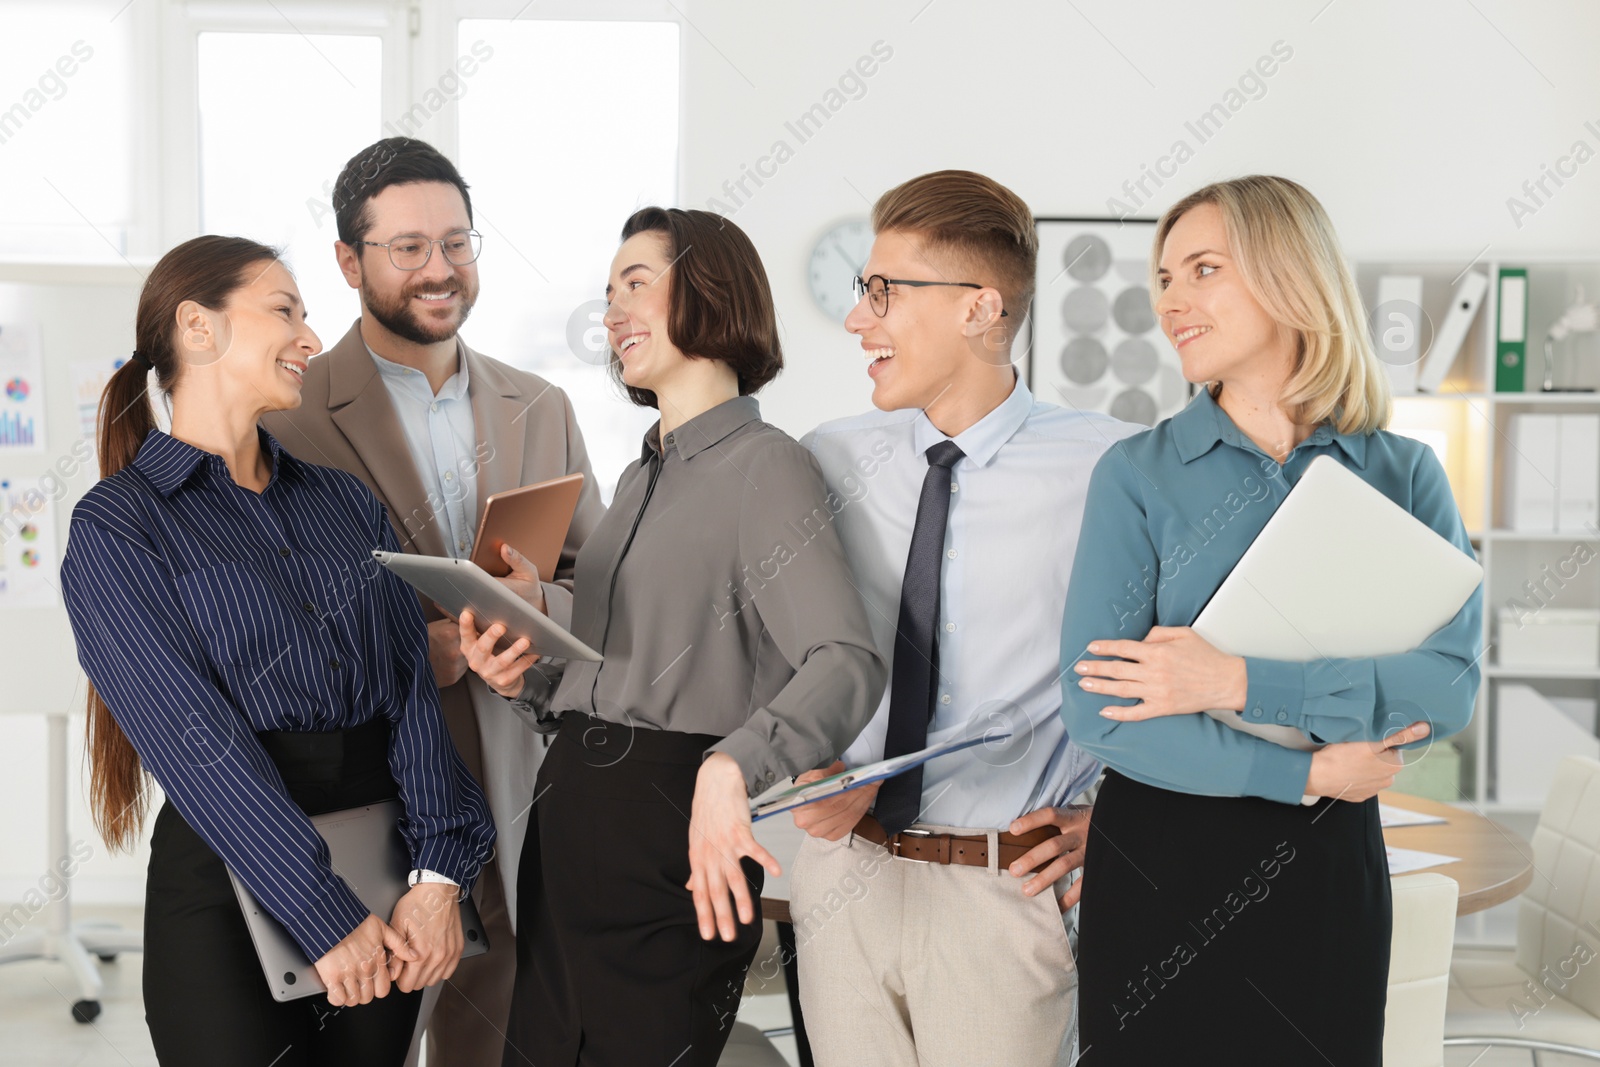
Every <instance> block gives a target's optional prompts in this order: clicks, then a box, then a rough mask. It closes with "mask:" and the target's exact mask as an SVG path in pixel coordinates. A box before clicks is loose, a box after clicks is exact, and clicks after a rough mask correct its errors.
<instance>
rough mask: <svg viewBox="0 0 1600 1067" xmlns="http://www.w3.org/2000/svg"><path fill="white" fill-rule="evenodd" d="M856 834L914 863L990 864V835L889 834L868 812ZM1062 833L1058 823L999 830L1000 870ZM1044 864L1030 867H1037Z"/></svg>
mask: <svg viewBox="0 0 1600 1067" xmlns="http://www.w3.org/2000/svg"><path fill="white" fill-rule="evenodd" d="M853 833H854V834H855V836H857V837H860V838H864V839H866V840H868V841H871V842H872V843H873V844H875V845H882V846H883V847H884V848H886V849H888V850H889V852H890V854H892V855H894V856H897V857H899V858H900V859H903V860H913V861H915V862H917V863H958V864H961V865H962V866H964V867H988V866H989V837H988V835H987V834H977V835H974V836H971V837H963V836H958V835H956V834H936V833H934V832H933V831H931V830H902V831H900V832H899V833H898V834H895V835H894V836H893V837H892V838H891V837H890V836H889V835H888V834H886V833H884V832H883V827H882V826H880V825H879V824H878V820H877V819H875V818H873V817H872V816H871V815H863V816H862V817H861V821H860V822H858V823H856V828H855V830H854V831H853ZM1059 833H1061V829H1060V827H1056V826H1041V827H1039V828H1038V829H1037V830H1029V831H1028V832H1027V833H1025V834H1013V833H1007V832H1002V833H1001V834H1000V835H999V836H1000V863H999V867H1000V869H1001V870H1002V871H1003V870H1005V869H1006V868H1007V867H1009V866H1011V864H1013V863H1015V862H1017V860H1019V859H1021V858H1022V857H1023V856H1024V855H1025V854H1026V853H1027V852H1029V851H1030V850H1031V849H1033V848H1034V847H1035V846H1036V845H1039V844H1042V843H1043V842H1045V841H1048V840H1050V839H1051V838H1052V837H1055V836H1056V835H1057V834H1059ZM1042 866H1044V864H1039V866H1038V867H1035V868H1033V869H1034V870H1038V869H1039V867H1042Z"/></svg>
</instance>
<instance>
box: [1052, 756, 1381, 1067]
mask: <svg viewBox="0 0 1600 1067" xmlns="http://www.w3.org/2000/svg"><path fill="white" fill-rule="evenodd" d="M1081 927H1082V932H1081V935H1080V939H1079V953H1078V975H1079V987H1078V990H1079V992H1078V996H1079V1020H1080V1023H1079V1026H1080V1030H1079V1049H1080V1053H1081V1054H1082V1055H1084V1056H1086V1057H1088V1058H1089V1061H1090V1062H1094V1063H1103V1064H1113V1065H1116V1067H1144V1065H1151V1067H1156V1065H1160V1067H1166V1065H1168V1064H1173V1063H1316V1064H1331V1065H1333V1067H1368V1065H1371V1067H1377V1065H1379V1064H1381V1063H1382V1060H1383V1012H1384V1004H1385V1000H1386V997H1387V985H1388V976H1389V933H1390V900H1389V864H1388V857H1387V854H1386V853H1385V851H1384V846H1383V832H1382V829H1381V828H1380V827H1379V825H1378V802H1377V800H1376V799H1372V800H1367V801H1364V802H1362V803H1355V804H1352V803H1348V802H1345V801H1335V800H1326V799H1324V800H1322V801H1319V802H1318V803H1317V804H1316V805H1314V806H1309V807H1308V806H1302V805H1298V804H1279V803H1275V802H1273V801H1270V800H1262V799H1259V798H1254V797H1202V796H1193V795H1190V794H1187V793H1175V792H1171V791H1169V790H1166V789H1158V788H1155V787H1154V786H1148V785H1144V784H1142V783H1140V782H1136V781H1134V780H1133V779H1131V778H1127V777H1125V776H1123V775H1121V774H1118V773H1116V772H1115V771H1109V772H1107V774H1106V780H1105V784H1104V785H1103V786H1102V788H1101V791H1100V795H1099V797H1098V798H1097V799H1096V801H1095V806H1094V818H1093V819H1092V820H1091V821H1090V824H1089V841H1088V851H1087V854H1086V856H1085V860H1084V887H1083V902H1082V912H1081ZM1091 1049H1092V1050H1093V1051H1092V1052H1091V1051H1090V1050H1091Z"/></svg>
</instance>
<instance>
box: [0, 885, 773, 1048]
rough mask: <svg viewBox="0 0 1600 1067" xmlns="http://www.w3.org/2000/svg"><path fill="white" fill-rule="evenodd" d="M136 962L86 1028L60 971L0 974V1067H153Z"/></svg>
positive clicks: (98, 914) (94, 916) (751, 1013)
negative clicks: (74, 1010)
mask: <svg viewBox="0 0 1600 1067" xmlns="http://www.w3.org/2000/svg"><path fill="white" fill-rule="evenodd" d="M74 910H75V915H74V918H76V919H79V920H104V921H109V922H115V923H119V924H121V925H122V926H125V927H130V928H134V929H137V928H138V927H139V926H140V925H141V918H140V910H139V909H138V908H104V907H101V908H95V907H86V906H81V905H80V906H78V907H77V908H75V909H74ZM36 921H37V920H36ZM143 962H144V957H143V955H142V954H141V953H138V952H130V953H126V954H124V955H122V956H120V957H118V959H117V961H116V962H115V963H110V964H102V965H101V967H100V975H101V978H102V980H103V981H104V982H105V994H104V996H103V997H102V998H101V1006H102V1011H101V1014H100V1017H99V1018H98V1019H96V1020H95V1021H94V1022H92V1023H89V1024H87V1025H85V1024H82V1023H77V1022H74V1021H73V1019H72V1014H71V1012H72V1003H73V1001H75V1000H77V999H78V997H79V993H78V992H77V990H76V989H75V988H74V987H73V985H72V983H71V980H70V978H69V976H68V974H67V970H66V968H65V967H63V966H61V964H59V963H51V962H44V961H38V960H35V961H29V962H25V963H11V964H7V965H5V966H3V967H0V1064H3V1065H6V1067H11V1065H13V1064H15V1065H17V1067H24V1065H25V1067H157V1064H156V1057H155V1052H154V1050H153V1049H152V1048H151V1047H150V1033H149V1031H148V1030H147V1029H145V1024H144V998H143V996H142V995H141V993H140V974H141V968H142V965H143ZM739 1021H740V1022H747V1023H750V1024H752V1025H754V1026H756V1027H758V1028H760V1029H763V1030H770V1029H778V1028H782V1027H787V1026H788V1025H789V1004H788V1001H787V999H786V998H785V997H784V996H783V994H782V993H781V992H779V993H777V994H776V995H766V996H758V997H747V998H745V1001H744V1004H743V1005H742V1007H741V1010H740V1012H739ZM772 1044H773V1045H774V1046H775V1047H776V1048H777V1049H778V1051H779V1052H780V1053H782V1054H783V1056H784V1058H785V1059H787V1060H788V1061H789V1063H790V1064H798V1063H799V1060H798V1058H797V1056H796V1054H795V1045H794V1038H793V1037H776V1038H773V1039H772ZM425 1067H426V1065H425Z"/></svg>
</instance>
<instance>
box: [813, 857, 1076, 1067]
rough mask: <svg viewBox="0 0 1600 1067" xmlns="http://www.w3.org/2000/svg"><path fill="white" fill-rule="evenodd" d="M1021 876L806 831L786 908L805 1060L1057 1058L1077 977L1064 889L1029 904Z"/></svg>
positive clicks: (1010, 1061)
mask: <svg viewBox="0 0 1600 1067" xmlns="http://www.w3.org/2000/svg"><path fill="white" fill-rule="evenodd" d="M929 829H932V828H931V827H929ZM938 829H940V830H941V831H943V832H955V833H962V834H981V833H984V832H985V831H983V830H951V829H950V828H944V827H941V828H938ZM995 854H996V849H995V848H994V847H993V844H992V843H991V847H990V849H989V855H990V856H994V855H995ZM1025 881H1026V879H1023V878H1014V877H1012V876H1011V875H1010V874H1008V873H1006V872H1005V871H1003V870H999V869H997V868H996V867H994V866H991V867H990V868H989V869H988V870H984V869H983V868H979V867H961V866H955V865H951V866H941V865H939V864H932V863H917V862H914V861H911V860H902V859H895V858H893V857H891V856H890V855H889V853H888V852H887V851H886V850H885V849H884V848H882V847H881V846H878V845H874V844H872V843H870V842H868V841H864V840H862V839H860V838H850V837H846V838H844V839H843V840H841V841H824V840H821V839H820V838H814V837H813V838H807V839H806V841H805V843H804V844H803V845H802V846H801V849H800V853H799V855H798V856H797V857H796V859H795V862H794V871H793V877H792V879H791V882H790V886H791V901H790V911H791V913H792V915H793V916H794V924H795V942H796V948H797V949H798V952H799V965H800V1001H801V1008H802V1010H803V1011H804V1013H805V1023H806V1031H807V1033H808V1035H809V1036H810V1039H811V1050H812V1052H813V1054H814V1056H815V1058H816V1062H817V1067H859V1065H860V1064H873V1065H874V1067H975V1065H980V1064H997V1065H1004V1067H1034V1065H1037V1067H1053V1065H1056V1064H1058V1063H1060V1064H1065V1063H1066V1062H1067V1056H1068V1054H1069V1050H1068V1048H1067V1047H1066V1045H1067V1041H1066V1038H1067V1034H1068V1031H1069V1030H1070V1028H1071V1023H1072V1016H1073V1010H1074V998H1075V994H1076V989H1077V973H1076V971H1075V970H1074V967H1073V961H1072V953H1071V950H1070V948H1069V946H1068V944H1067V935H1066V927H1065V925H1064V924H1063V922H1062V916H1061V911H1060V908H1059V906H1058V905H1057V903H1056V901H1057V899H1058V898H1059V896H1060V890H1061V889H1062V888H1064V886H1057V887H1056V891H1055V892H1047V893H1040V894H1039V895H1038V896H1036V897H1031V898H1030V897H1026V896H1023V894H1022V886H1023V884H1024V882H1025Z"/></svg>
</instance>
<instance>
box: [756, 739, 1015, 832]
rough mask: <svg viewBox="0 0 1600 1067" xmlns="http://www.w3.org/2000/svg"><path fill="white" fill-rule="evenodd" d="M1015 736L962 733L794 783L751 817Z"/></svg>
mask: <svg viewBox="0 0 1600 1067" xmlns="http://www.w3.org/2000/svg"><path fill="white" fill-rule="evenodd" d="M1010 739H1011V732H1010V731H1009V730H1007V731H1003V732H992V733H983V734H979V735H978V736H977V737H958V738H954V739H952V740H949V741H941V742H940V743H939V744H937V745H929V746H928V747H927V748H925V749H923V750H921V751H920V752H908V753H906V754H905V755H904V756H895V757H893V758H892V759H886V760H879V761H878V762H877V763H868V764H864V765H862V766H860V767H852V768H850V769H849V770H846V771H841V772H840V773H838V774H835V775H831V776H829V777H827V778H821V779H818V780H817V781H815V782H807V783H806V784H805V785H797V786H793V787H791V788H789V789H785V790H784V791H783V792H781V793H777V794H775V795H773V796H771V797H768V798H767V799H766V800H764V801H762V802H761V803H760V804H751V805H750V821H751V822H760V821H761V820H762V819H765V818H767V817H768V816H771V815H779V814H781V813H783V812H786V811H793V810H794V809H795V808H802V807H805V806H806V805H807V804H815V803H816V802H817V801H819V800H826V799H827V798H828V797H836V796H838V795H839V794H840V793H847V792H849V791H850V790H852V789H860V788H861V787H862V786H864V785H871V784H872V783H873V782H881V781H883V780H884V779H886V778H893V777H894V776H895V775H897V774H904V773H905V772H906V771H909V770H910V769H911V768H913V767H920V766H922V765H923V764H924V763H927V762H928V761H929V760H931V759H938V758H939V757H940V756H945V755H949V754H950V753H951V752H960V751H961V750H962V749H964V748H971V747H973V746H974V745H983V744H990V743H998V742H1001V741H1008V740H1010Z"/></svg>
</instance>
